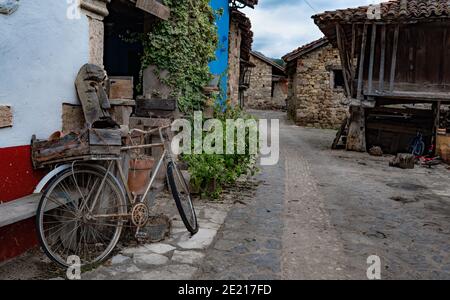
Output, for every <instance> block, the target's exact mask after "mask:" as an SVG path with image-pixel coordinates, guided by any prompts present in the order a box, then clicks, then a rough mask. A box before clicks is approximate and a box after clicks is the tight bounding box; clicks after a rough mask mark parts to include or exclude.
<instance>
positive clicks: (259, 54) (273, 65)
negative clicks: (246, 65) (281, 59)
mask: <svg viewBox="0 0 450 300" xmlns="http://www.w3.org/2000/svg"><path fill="white" fill-rule="evenodd" d="M250 53H251V55H253V56H254V57H257V58H258V59H260V60H262V61H264V62H265V63H267V64H268V65H271V66H272V67H274V68H276V69H278V70H279V71H280V72H282V73H284V72H285V71H286V70H285V69H284V67H282V66H280V65H279V64H277V63H276V62H274V61H273V60H271V59H270V58H268V57H267V56H265V55H264V54H262V53H259V52H256V51H251V52H250Z"/></svg>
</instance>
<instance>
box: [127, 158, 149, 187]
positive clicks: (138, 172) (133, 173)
mask: <svg viewBox="0 0 450 300" xmlns="http://www.w3.org/2000/svg"><path fill="white" fill-rule="evenodd" d="M154 165H155V160H154V159H153V158H145V159H132V160H130V169H129V171H128V188H129V189H130V191H131V192H132V193H133V194H136V195H142V194H143V193H144V192H145V188H146V187H147V184H148V181H149V179H150V174H151V172H152V169H153V166H154Z"/></svg>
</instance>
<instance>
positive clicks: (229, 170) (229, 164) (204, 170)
mask: <svg viewBox="0 0 450 300" xmlns="http://www.w3.org/2000/svg"><path fill="white" fill-rule="evenodd" d="M215 118H217V119H219V120H220V121H221V122H222V126H223V129H224V131H226V120H227V119H232V120H236V119H243V120H248V119H254V118H253V117H252V116H251V115H249V114H246V113H244V112H243V111H242V110H240V109H238V108H232V107H227V109H226V110H225V111H223V108H222V107H218V108H217V109H216V113H215ZM250 138H251V135H250V132H249V129H246V135H245V140H246V149H245V154H237V151H236V149H237V134H236V132H235V139H234V141H233V143H234V145H233V147H234V149H235V152H234V153H235V154H206V153H203V154H190V155H183V157H182V159H183V160H184V161H185V162H187V163H188V165H189V172H190V174H191V186H192V187H193V188H194V190H197V191H198V192H200V193H201V194H202V196H206V197H210V198H213V199H217V198H219V197H220V195H221V193H222V191H223V188H224V187H225V186H227V185H232V184H234V183H235V182H236V180H237V179H238V178H239V177H240V176H241V175H243V174H248V173H249V172H250V173H254V172H255V171H256V168H255V167H254V162H255V159H256V157H255V155H253V154H250V149H249V145H250ZM226 143H227V141H226V135H225V134H224V141H223V144H224V146H225V147H226V146H227V144H226Z"/></svg>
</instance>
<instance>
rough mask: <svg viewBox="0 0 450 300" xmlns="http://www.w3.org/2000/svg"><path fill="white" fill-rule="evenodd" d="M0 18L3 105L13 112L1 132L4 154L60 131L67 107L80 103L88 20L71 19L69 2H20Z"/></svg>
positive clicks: (87, 37) (0, 63) (56, 0)
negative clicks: (78, 81) (10, 124)
mask: <svg viewBox="0 0 450 300" xmlns="http://www.w3.org/2000/svg"><path fill="white" fill-rule="evenodd" d="M19 3H20V6H19V9H18V10H17V11H16V12H15V13H13V14H11V15H3V14H0V105H10V106H11V107H12V110H13V115H14V121H13V122H14V123H13V127H12V128H2V129H0V148H4V147H12V146H20V145H27V144H29V143H30V139H31V136H32V135H33V134H36V135H37V137H38V138H47V137H48V136H49V135H50V134H51V133H52V132H54V131H57V130H61V126H62V120H61V111H62V106H61V104H62V103H63V102H68V103H76V102H77V101H78V100H77V97H76V92H75V87H74V81H75V77H76V75H77V73H78V70H79V68H80V67H81V66H82V65H83V64H85V63H87V62H88V59H89V24H88V20H87V17H86V16H85V15H83V14H81V18H80V19H78V20H77V19H75V20H71V19H69V18H67V14H66V12H67V7H68V4H67V1H65V0H20V2H19Z"/></svg>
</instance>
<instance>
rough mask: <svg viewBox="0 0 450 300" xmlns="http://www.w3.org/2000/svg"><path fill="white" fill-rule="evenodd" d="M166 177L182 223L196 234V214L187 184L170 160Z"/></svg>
mask: <svg viewBox="0 0 450 300" xmlns="http://www.w3.org/2000/svg"><path fill="white" fill-rule="evenodd" d="M167 179H168V182H169V186H170V190H171V191H172V196H173V199H174V200H175V203H176V205H177V208H178V211H179V213H180V216H181V219H182V220H183V223H184V225H185V226H186V228H187V230H188V231H189V232H190V233H192V234H196V233H197V232H198V222H197V215H196V213H195V209H194V204H193V202H192V198H191V193H190V191H189V186H188V184H187V183H186V180H185V179H184V177H183V174H181V171H180V170H179V169H178V167H177V165H176V164H175V163H174V162H170V163H169V164H168V166H167Z"/></svg>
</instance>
